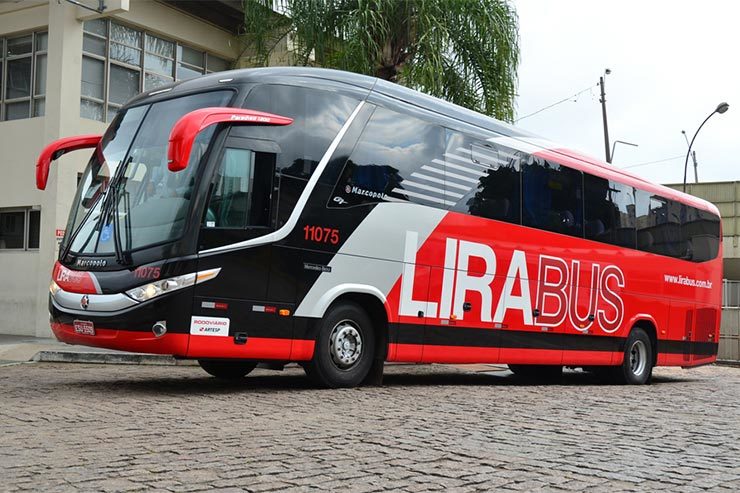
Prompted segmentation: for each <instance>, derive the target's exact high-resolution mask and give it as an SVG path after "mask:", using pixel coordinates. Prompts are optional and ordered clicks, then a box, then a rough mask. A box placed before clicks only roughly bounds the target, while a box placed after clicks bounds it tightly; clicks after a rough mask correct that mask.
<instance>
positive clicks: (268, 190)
mask: <svg viewBox="0 0 740 493" xmlns="http://www.w3.org/2000/svg"><path fill="white" fill-rule="evenodd" d="M278 151H279V149H278V148H277V144H275V143H273V142H270V141H257V140H255V139H246V138H241V137H234V136H231V137H228V138H227V139H226V141H225V143H224V145H223V148H222V149H221V150H220V152H217V153H214V156H213V158H211V159H210V160H209V163H208V169H207V173H206V176H207V177H208V176H210V177H212V178H210V182H209V185H208V186H209V187H210V188H209V193H208V201H207V206H206V209H205V211H204V214H203V222H202V226H201V230H200V238H199V261H198V262H199V270H200V271H202V270H205V269H219V268H220V271H219V273H218V275H217V277H216V278H215V279H213V280H211V281H209V282H205V283H202V284H198V285H196V289H195V299H194V304H193V318H192V321H191V327H190V345H189V349H188V356H190V357H196V358H197V357H200V358H209V357H210V358H245V359H250V358H254V359H288V358H289V357H290V351H291V340H292V336H293V326H292V318H291V317H283V316H280V314H281V312H282V311H284V310H289V311H290V312H292V311H293V306H292V305H286V304H278V303H274V302H271V301H270V300H269V299H268V282H269V278H270V265H271V263H272V262H271V256H272V253H273V246H272V245H271V244H270V243H266V244H262V245H260V244H252V245H250V244H249V243H248V242H250V241H251V240H258V239H259V238H260V237H262V236H264V235H267V234H269V233H270V232H272V231H273V227H272V225H273V218H274V211H273V210H272V208H273V207H272V203H273V201H272V194H273V188H274V185H273V181H274V179H275V160H276V155H277V153H278ZM204 181H206V180H204ZM206 182H207V183H208V181H206ZM245 243H246V244H245Z"/></svg>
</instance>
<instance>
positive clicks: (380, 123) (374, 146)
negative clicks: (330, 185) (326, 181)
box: [328, 107, 459, 208]
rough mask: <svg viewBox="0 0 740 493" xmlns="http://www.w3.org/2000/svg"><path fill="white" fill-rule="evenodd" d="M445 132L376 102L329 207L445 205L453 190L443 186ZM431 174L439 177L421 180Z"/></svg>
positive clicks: (452, 201)
mask: <svg viewBox="0 0 740 493" xmlns="http://www.w3.org/2000/svg"><path fill="white" fill-rule="evenodd" d="M444 142H445V133H444V129H443V128H442V127H439V126H437V125H433V124H431V123H427V122H425V121H423V120H419V119H418V118H414V117H411V116H408V115H404V114H400V113H396V112H395V111H391V110H388V109H385V108H380V107H379V108H377V109H376V110H375V112H374V113H373V116H372V117H371V118H370V121H369V122H368V124H367V126H366V127H365V130H364V131H363V132H362V136H361V137H360V140H359V142H358V143H357V146H355V149H354V151H352V155H351V156H350V158H349V160H348V161H347V164H346V165H345V167H344V171H343V172H342V174H341V175H340V177H339V180H338V181H337V185H336V187H335V188H334V193H332V201H331V202H330V203H329V204H328V205H329V206H330V207H351V206H355V205H361V204H373V203H377V202H413V203H418V204H423V205H429V206H433V207H441V208H447V207H448V206H451V205H453V204H454V203H455V198H454V197H455V196H456V195H459V194H456V195H455V196H450V195H448V194H447V193H446V191H445V187H444V176H445V171H444V162H443V161H442V154H443V153H444ZM420 174H431V175H430V176H433V177H436V178H437V179H438V181H436V182H435V181H429V180H424V179H423V178H422V177H421V176H419V175H420Z"/></svg>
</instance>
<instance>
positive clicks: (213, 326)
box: [190, 316, 230, 337]
mask: <svg viewBox="0 0 740 493" xmlns="http://www.w3.org/2000/svg"><path fill="white" fill-rule="evenodd" d="M229 325H230V320H229V319H228V318H221V317H199V316H195V317H191V318H190V333H191V334H193V335H201V336H221V337H228V335H229Z"/></svg>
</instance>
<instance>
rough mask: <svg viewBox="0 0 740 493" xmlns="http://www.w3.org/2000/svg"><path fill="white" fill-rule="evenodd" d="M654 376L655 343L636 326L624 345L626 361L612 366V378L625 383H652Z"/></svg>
mask: <svg viewBox="0 0 740 493" xmlns="http://www.w3.org/2000/svg"><path fill="white" fill-rule="evenodd" d="M652 376H653V345H652V342H651V341H650V336H648V334H647V332H645V330H644V329H643V328H641V327H634V328H633V329H632V331H630V335H629V336H628V337H627V342H626V343H625V345H624V361H623V362H622V364H621V365H619V366H615V367H613V368H612V380H613V381H614V383H618V384H623V385H643V384H646V383H650V379H651V378H652Z"/></svg>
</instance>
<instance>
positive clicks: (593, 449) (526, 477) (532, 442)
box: [0, 363, 740, 493]
mask: <svg viewBox="0 0 740 493" xmlns="http://www.w3.org/2000/svg"><path fill="white" fill-rule="evenodd" d="M654 380H655V382H654V384H653V385H651V386H646V387H628V386H602V385H599V384H597V383H596V382H594V380H593V379H592V378H590V377H589V376H588V375H585V374H583V373H579V372H566V375H565V378H564V380H563V382H562V384H561V385H550V386H548V385H523V384H521V383H520V382H518V381H517V380H516V379H515V378H513V377H511V376H510V374H509V373H508V372H503V371H497V372H490V373H489V372H481V371H479V370H476V369H475V368H474V369H472V370H471V371H468V370H467V369H466V367H464V366H460V367H454V368H453V367H449V366H443V365H431V366H410V365H392V366H388V367H387V368H386V378H385V385H384V386H383V387H363V388H359V389H351V390H346V389H345V390H318V389H313V388H311V386H310V385H309V384H308V383H307V381H306V379H305V377H304V376H303V373H302V371H301V370H300V369H287V370H285V371H284V372H279V373H277V372H270V371H266V370H257V371H255V372H254V374H253V375H250V376H249V377H247V378H246V379H245V380H244V381H243V382H229V383H225V382H219V381H217V380H215V379H213V378H210V377H208V376H206V375H205V373H203V372H202V371H201V370H200V369H199V368H197V367H190V366H175V367H147V366H115V365H105V366H100V365H90V364H58V363H35V364H27V365H15V366H2V367H0V396H1V397H0V426H2V428H1V429H0V478H2V480H1V481H0V490H2V491H70V490H80V491H138V490H144V489H145V490H147V491H149V490H154V491H176V492H190V491H227V492H228V491H254V492H262V491H296V492H303V491H329V490H339V491H346V492H357V493H369V492H374V491H408V492H416V491H443V490H450V491H453V490H454V491H471V492H472V491H492V490H499V489H500V490H509V491H536V490H545V491H548V490H549V491H556V490H557V491H596V492H599V491H603V492H607V491H609V492H611V491H647V490H651V491H652V490H655V491H657V490H666V491H688V492H691V491H727V492H729V491H740V472H738V468H737V462H738V457H740V369H737V368H727V367H716V366H708V367H703V368H698V369H694V370H690V371H685V370H681V369H675V368H667V369H664V368H660V369H657V370H656V371H655V379H654Z"/></svg>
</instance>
